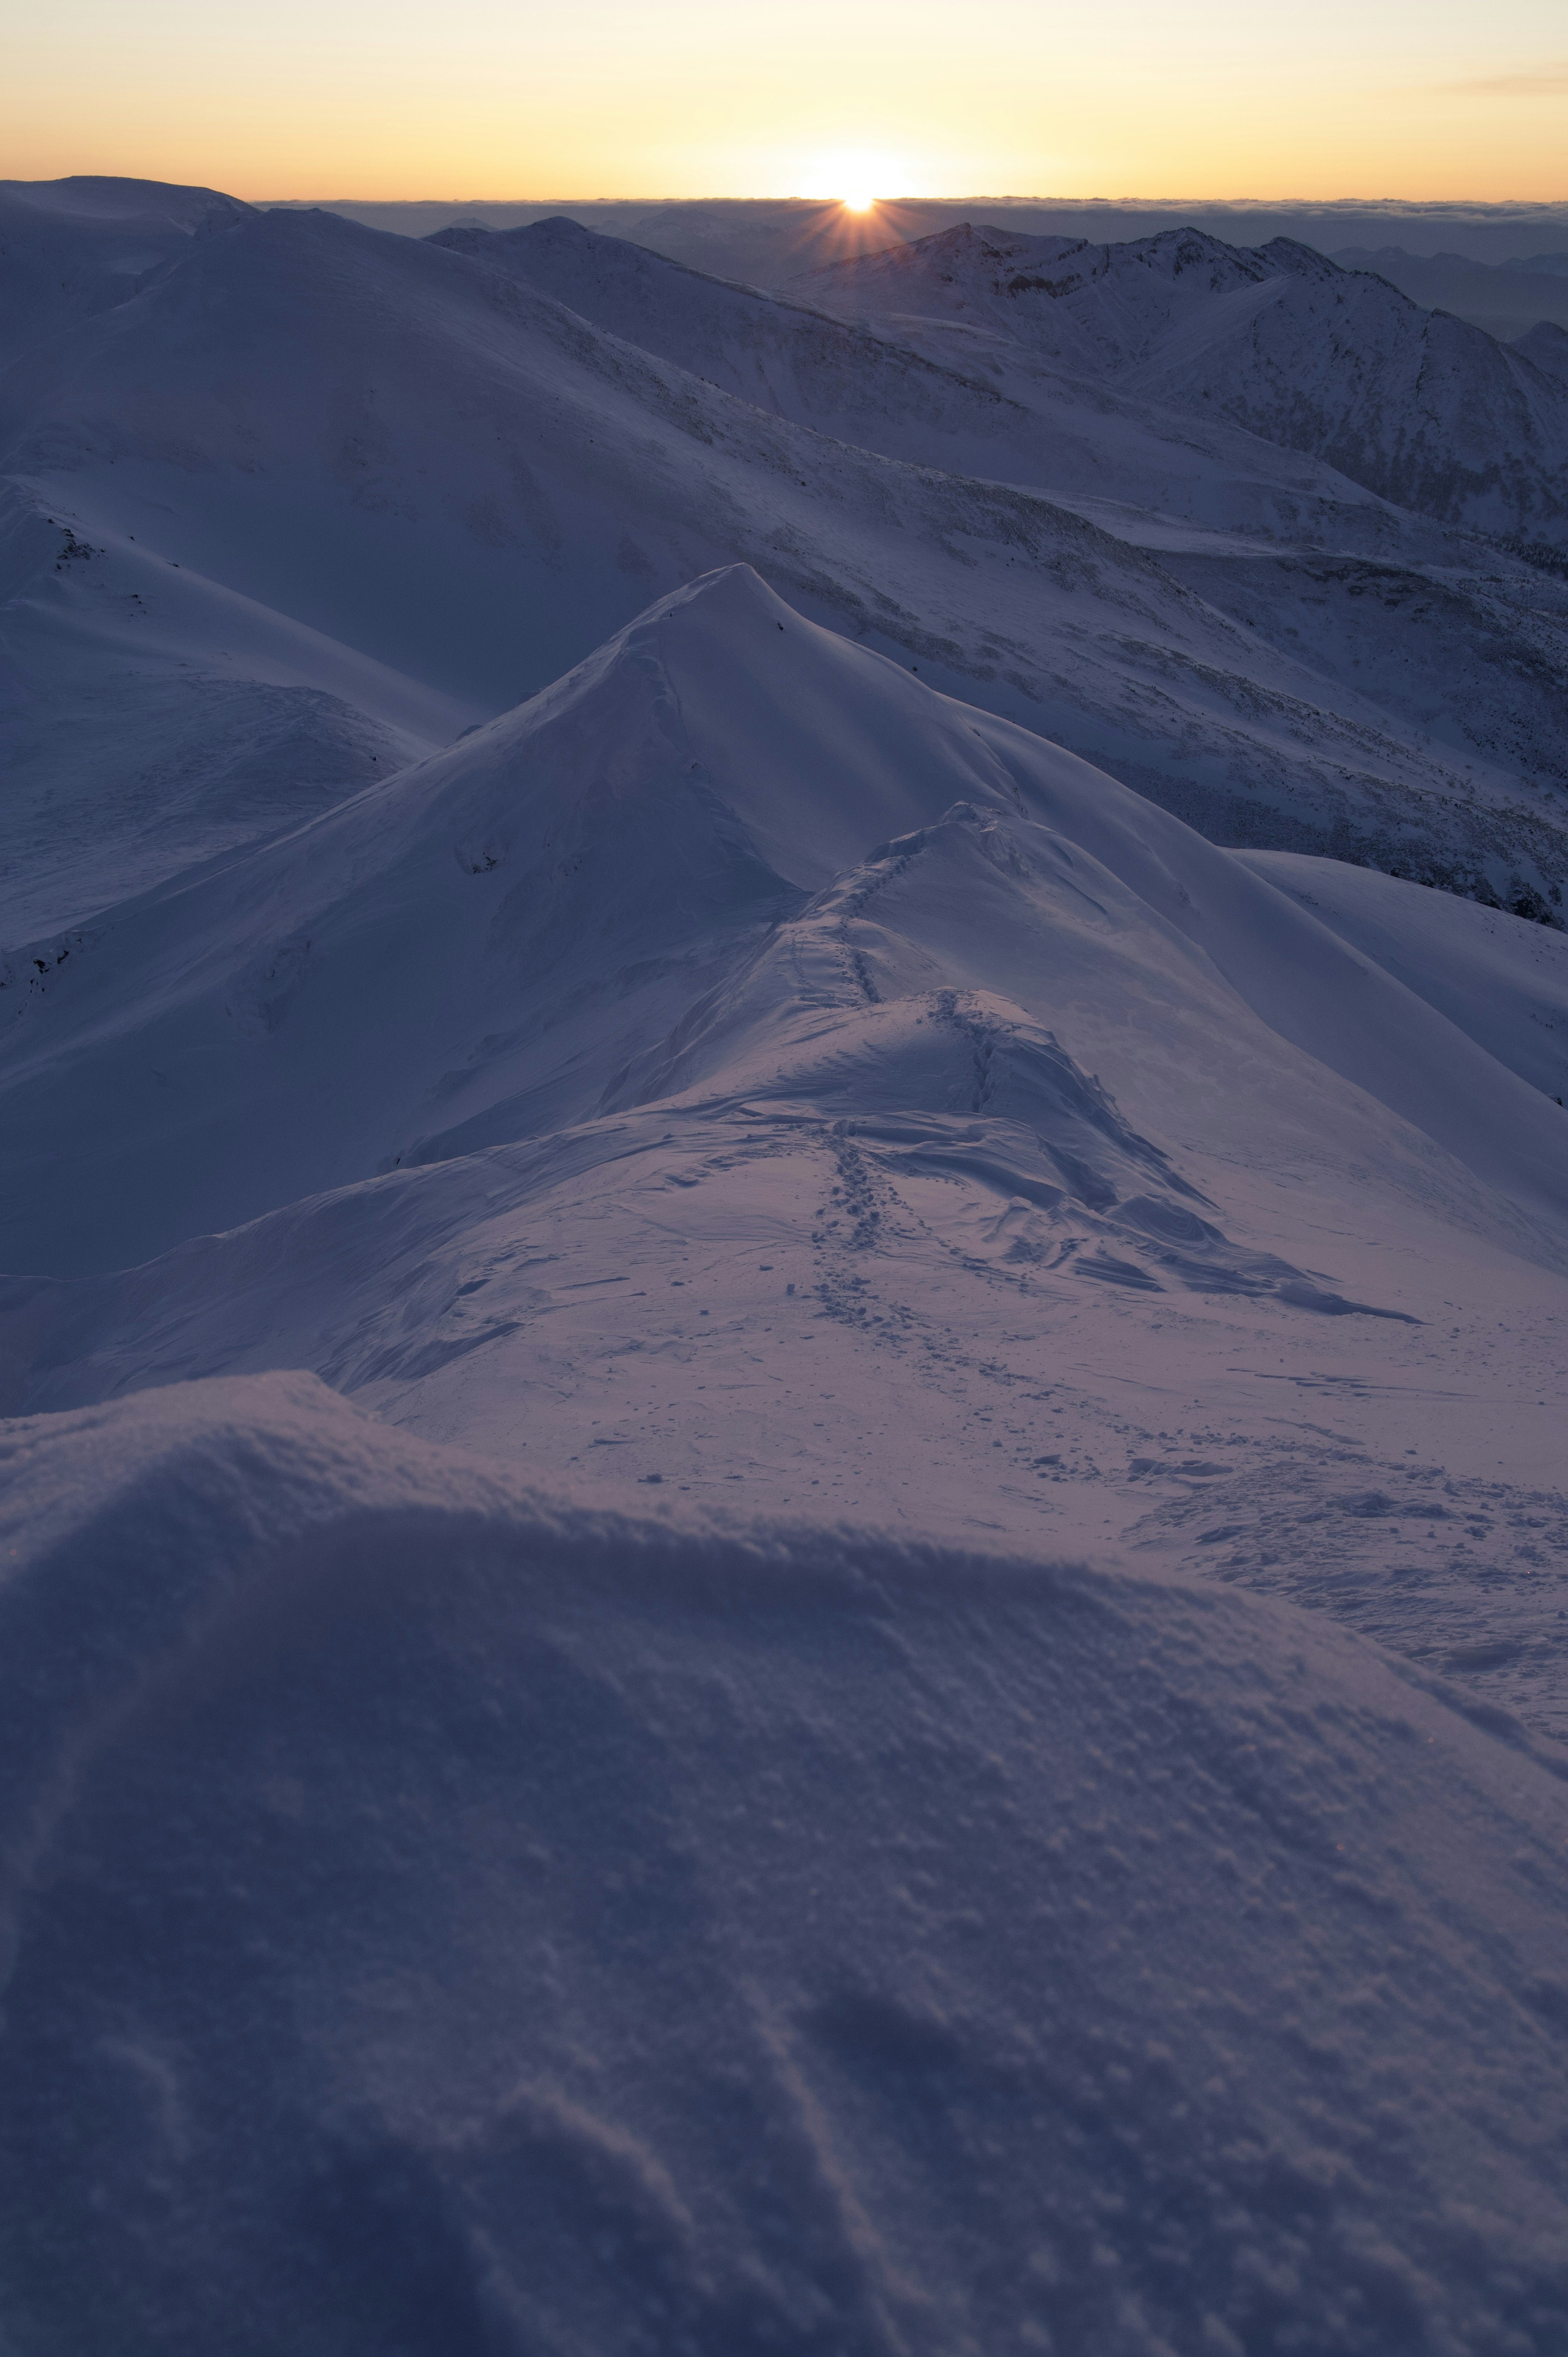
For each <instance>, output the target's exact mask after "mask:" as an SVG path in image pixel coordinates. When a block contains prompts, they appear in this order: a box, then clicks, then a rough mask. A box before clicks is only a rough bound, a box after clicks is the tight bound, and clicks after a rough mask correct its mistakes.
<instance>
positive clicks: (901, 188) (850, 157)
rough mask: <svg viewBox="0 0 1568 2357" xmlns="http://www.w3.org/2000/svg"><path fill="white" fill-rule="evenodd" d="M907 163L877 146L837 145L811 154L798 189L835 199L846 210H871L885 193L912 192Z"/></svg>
mask: <svg viewBox="0 0 1568 2357" xmlns="http://www.w3.org/2000/svg"><path fill="white" fill-rule="evenodd" d="M911 177H912V176H911V174H910V170H909V167H908V164H907V163H906V162H905V160H904V159H903V158H902V157H901V156H891V155H888V154H886V152H885V151H884V150H882V149H881V148H869V147H839V148H835V149H832V150H831V151H829V152H827V153H824V154H819V155H816V156H811V158H810V160H809V161H808V162H807V164H806V165H805V167H804V168H803V169H802V171H801V173H800V180H799V183H798V193H799V194H800V196H802V197H817V198H823V197H825V198H827V199H829V200H830V201H831V200H832V199H835V198H836V199H837V200H838V202H839V203H840V204H841V205H842V206H843V209H844V210H845V212H846V213H869V212H875V210H876V207H877V204H878V203H879V202H880V201H881V200H883V199H886V198H888V197H905V196H909V195H912V194H913V193H914V190H913V188H911V185H910V182H911Z"/></svg>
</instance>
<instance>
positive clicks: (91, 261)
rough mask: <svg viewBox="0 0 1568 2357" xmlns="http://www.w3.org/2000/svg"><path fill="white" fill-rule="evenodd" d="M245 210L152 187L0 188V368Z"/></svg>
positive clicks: (107, 304)
mask: <svg viewBox="0 0 1568 2357" xmlns="http://www.w3.org/2000/svg"><path fill="white" fill-rule="evenodd" d="M250 211H251V208H250V206H248V205H243V204H242V203H240V202H239V200H238V199H235V198H233V197H225V196H220V195H219V194H218V192H217V191H216V190H215V189H212V188H171V187H166V186H165V184H164V183H163V182H161V181H158V180H115V179H96V178H75V179H67V180H31V181H28V180H0V368H4V366H5V364H6V363H7V362H8V361H12V360H14V359H15V358H16V356H17V355H18V354H19V353H21V352H22V351H24V350H27V349H28V348H29V347H32V346H35V345H38V344H39V343H41V342H43V341H45V340H47V339H49V338H51V337H53V336H56V335H58V334H59V333H60V332H61V330H62V329H64V328H69V326H70V324H71V322H72V321H74V320H77V319H81V318H87V317H91V316H92V315H93V314H94V313H96V312H99V311H104V310H108V309H111V308H113V307H114V306H115V305H116V304H120V303H124V302H125V301H127V300H128V299H129V297H130V296H133V295H134V293H135V291H136V289H137V287H138V286H140V285H143V284H145V281H146V280H147V278H148V277H149V276H150V275H151V274H153V273H154V272H156V270H158V269H159V268H160V267H161V266H163V265H164V264H167V263H169V262H171V261H173V260H175V259H176V258H177V256H178V255H179V254H180V253H184V252H185V251H186V250H187V249H188V246H189V244H190V242H191V241H192V240H193V239H195V238H200V237H205V236H209V235H210V234H211V233H212V231H215V230H220V229H224V228H227V227H229V226H231V224H232V223H233V222H235V221H241V220H243V219H244V218H245V217H246V216H247V215H248V214H249V213H250Z"/></svg>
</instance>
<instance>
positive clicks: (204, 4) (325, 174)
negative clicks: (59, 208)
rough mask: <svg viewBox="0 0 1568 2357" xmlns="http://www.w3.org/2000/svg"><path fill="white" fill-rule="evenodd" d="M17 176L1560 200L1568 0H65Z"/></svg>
mask: <svg viewBox="0 0 1568 2357" xmlns="http://www.w3.org/2000/svg"><path fill="white" fill-rule="evenodd" d="M0 155H3V156H4V157H5V165H4V169H5V172H6V173H7V174H8V175H10V176H11V177H14V178H24V179H31V178H52V177H54V176H56V175H58V174H61V173H67V172H113V173H127V174H134V175H138V176H145V177H147V178H157V179H170V180H188V181H199V182H204V183H206V184H209V185H210V186H215V187H219V188H228V189H230V190H231V191H232V192H233V193H234V194H236V195H239V196H245V197H252V198H255V197H262V198H265V197H313V196H314V197H321V196H331V197H349V196H354V197H363V198H392V197H443V198H444V197H453V196H458V197H474V198H546V197H559V198H563V199H579V200H580V199H584V198H587V197H595V196H601V197H616V196H641V197H657V196H671V197H701V196H732V197H753V196H800V195H831V196H839V195H843V194H845V193H847V192H851V191H853V190H855V189H863V190H864V191H865V193H866V194H871V195H898V194H903V195H926V196H940V195H978V194H989V195H1018V196H1027V195H1038V196H1047V195H1048V196H1063V197H1070V196H1118V197H1137V196H1166V197H1195V198H1196V197H1240V196H1246V197H1265V198H1285V197H1299V198H1314V197H1347V196H1358V197H1417V198H1420V197H1426V198H1437V197H1450V198H1454V197H1458V198H1464V197H1469V198H1478V199H1501V198H1516V199H1531V200H1541V199H1552V198H1568V11H1565V10H1564V8H1563V5H1562V0H1550V5H1548V0H1494V5H1492V7H1491V8H1490V9H1489V10H1486V11H1482V10H1478V9H1477V8H1475V7H1474V6H1473V5H1464V6H1460V5H1455V0H1361V5H1352V0H1323V5H1318V6H1316V7H1315V8H1313V9H1311V10H1309V11H1303V10H1297V11H1294V12H1288V15H1287V12H1284V11H1281V10H1279V9H1269V8H1263V7H1261V6H1259V5H1256V0H1249V5H1241V0H1193V5H1189V6H1187V7H1185V8H1176V7H1172V6H1171V5H1169V0H1159V5H1155V0H1109V5H1103V6H1101V7H1098V8H1086V7H1084V6H1082V5H1074V6H1072V7H1070V8H1069V7H1068V6H1066V5H1060V6H1053V5H1049V0H987V5H985V6H984V7H983V8H982V9H970V8H962V7H960V6H958V5H956V0H940V5H938V0H902V5H893V0H831V5H830V0H792V5H790V7H789V9H787V10H772V9H769V10H763V9H760V8H752V7H746V6H744V5H737V0H667V5H657V0H576V5H574V6H572V7H569V8H562V7H560V6H559V5H555V6H551V7H548V8H546V7H543V6H540V5H529V0H523V5H518V0H506V5H502V0H465V5H464V6H463V7H461V8H460V9H457V10H452V11H446V10H437V9H435V8H433V7H431V6H430V5H417V6H416V5H413V0H374V5H372V0H310V5H306V0H268V5H267V6H266V7H265V8H261V7H257V8H252V9H246V8H244V7H243V6H236V5H227V6H223V7H214V6H213V5H211V0H138V5H136V6H135V7H134V8H132V7H130V6H128V5H125V0H50V5H48V6H47V7H43V6H40V7H37V8H35V10H34V11H33V14H32V16H31V19H30V21H29V22H28V23H27V24H26V25H24V26H21V27H13V29H12V30H11V31H9V32H8V34H7V38H6V68H5V77H4V81H3V85H0Z"/></svg>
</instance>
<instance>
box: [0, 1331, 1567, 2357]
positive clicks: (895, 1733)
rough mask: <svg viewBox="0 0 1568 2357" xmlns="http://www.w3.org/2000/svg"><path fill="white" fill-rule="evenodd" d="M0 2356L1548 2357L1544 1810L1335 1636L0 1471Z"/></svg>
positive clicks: (394, 1458) (1122, 1581) (30, 1441)
mask: <svg viewBox="0 0 1568 2357" xmlns="http://www.w3.org/2000/svg"><path fill="white" fill-rule="evenodd" d="M0 1447H3V1448H4V1450H5V1471H6V1475H7V1480H6V1484H5V1503H4V1506H3V1507H0V1513H3V1514H4V1518H5V1519H4V1523H0V1530H3V1533H4V1537H3V1541H0V1544H3V1545H4V1558H3V1559H4V1562H5V1577H4V1584H3V1586H0V1623H3V1626H4V1631H5V1643H4V1645H3V1646H0V1660H3V1661H4V1663H5V1665H6V1666H5V1672H4V1676H5V1684H6V1689H7V1691H6V1695H5V1707H4V1709H3V1710H0V1727H3V1729H4V1734H3V1736H0V1741H3V1742H4V1744H5V1749H6V1750H7V1753H8V1754H9V1756H10V1759H11V1762H12V1773H11V1775H10V1777H9V1778H8V1780H7V1790H8V1799H7V1802H6V1804H5V1819H4V1834H5V1856H6V1861H7V1864H6V1878H5V1887H4V1906H5V2031H4V2039H3V2042H0V2078H3V2082H4V2086H5V2097H4V2101H3V2103H0V2122H3V2126H0V2177H3V2181H4V2184H5V2198H4V2201H0V2219H3V2221H4V2223H3V2225H0V2236H3V2237H4V2242H5V2266H4V2269H3V2276H4V2282H5V2294H4V2301H5V2329H6V2331H7V2336H8V2339H9V2340H10V2341H11V2345H12V2346H14V2347H16V2349H18V2350H19V2351H23V2352H28V2357H31V2352H35V2351H38V2352H42V2351H46V2350H56V2349H67V2348H69V2349H70V2350H71V2351H72V2352H97V2351H100V2350H102V2351H107V2350H109V2349H111V2348H112V2349H113V2351H114V2352H116V2357H141V2353H142V2352H146V2357H152V2352H157V2357H183V2352H189V2357H197V2352H201V2357H206V2352H209V2351H210V2350H211V2349H212V2348H213V2347H214V2346H215V2345H218V2344H221V2346H222V2347H223V2348H224V2349H225V2350H226V2351H232V2352H235V2357H246V2352H252V2351H253V2352H257V2357H260V2353H261V2352H272V2351H274V2350H276V2349H278V2348H279V2347H282V2346H286V2347H288V2348H289V2349H291V2350H295V2351H300V2352H311V2357H336V2352H345V2357H346V2352H349V2351H354V2352H360V2351H363V2350H365V2349H366V2348H367V2347H371V2346H373V2347H374V2348H375V2349H376V2350H377V2351H378V2352H388V2357H392V2352H397V2357H481V2352H483V2357H523V2352H530V2357H532V2352H535V2351H538V2350H541V2349H550V2350H553V2351H567V2350H571V2351H583V2352H588V2351H592V2352H594V2357H613V2353H614V2352H655V2351H660V2352H662V2351H666V2350H670V2349H671V2348H674V2347H680V2348H683V2349H685V2350H688V2351H692V2352H703V2353H704V2357H733V2352H736V2351H737V2350H739V2349H742V2348H747V2347H757V2348H763V2347H766V2348H769V2349H773V2350H780V2351H784V2352H800V2357H805V2352H823V2351H827V2350H833V2351H835V2352H836V2351H854V2352H867V2357H873V2352H875V2357H895V2352H902V2357H915V2352H931V2357H939V2352H940V2357H949V2352H954V2351H959V2350H974V2351H977V2352H978V2351H981V2350H984V2351H987V2352H990V2351H993V2350H999V2349H1004V2348H1019V2349H1025V2348H1027V2349H1035V2350H1038V2349H1049V2350H1052V2351H1055V2352H1059V2357H1103V2352H1109V2351H1115V2352H1122V2357H1158V2352H1181V2357H1188V2353H1189V2352H1190V2357H1200V2353H1201V2357H1211V2352H1228V2351H1230V2352H1233V2351H1237V2350H1244V2351H1246V2352H1249V2357H1272V2353H1273V2352H1280V2357H1283V2352H1287V2351H1288V2352H1294V2357H1392V2353H1393V2352H1408V2357H1416V2352H1435V2351H1453V2352H1460V2351H1465V2352H1469V2351H1480V2350H1484V2349H1496V2350H1499V2351H1500V2350H1504V2349H1509V2350H1517V2351H1521V2352H1540V2357H1544V2352H1547V2351H1548V2350H1549V2349H1550V2348H1552V2346H1553V2345H1556V2344H1557V2343H1558V2342H1560V2340H1561V2336H1562V2334H1563V2330H1565V2329H1568V2277H1565V2274H1564V2267H1563V2249H1564V2245H1565V2241H1568V2201H1565V2196H1568V2179H1565V2176H1564V2162H1563V2140H1562V2136H1561V2121H1562V2113H1563V2103H1564V2100H1565V2097H1568V2084H1565V2083H1564V2049H1563V2038H1562V2023H1563V2014H1564V2009H1565V2007H1568V1988H1565V1986H1564V1982H1563V1946H1564V1939H1565V1935H1568V1922H1565V1921H1564V1909H1563V1890H1562V1859H1563V1849H1564V1846H1565V1845H1568V1793H1565V1791H1564V1786H1563V1781H1562V1779H1561V1777H1560V1776H1559V1775H1557V1774H1554V1773H1552V1771H1551V1768H1550V1765H1549V1763H1548V1762H1546V1761H1545V1760H1542V1759H1540V1758H1538V1757H1536V1756H1534V1755H1533V1754H1532V1753H1531V1750H1530V1747H1529V1746H1528V1745H1527V1744H1526V1743H1525V1742H1524V1741H1523V1740H1522V1739H1521V1738H1520V1737H1519V1736H1518V1734H1517V1732H1515V1731H1511V1730H1509V1729H1508V1728H1507V1727H1498V1728H1494V1727H1490V1726H1487V1725H1481V1726H1478V1725H1477V1724H1476V1723H1475V1722H1474V1716H1473V1714H1471V1713H1469V1712H1467V1711H1466V1708H1465V1706H1463V1704H1462V1703H1461V1702H1460V1701H1459V1699H1458V1697H1456V1696H1455V1695H1452V1694H1451V1693H1447V1692H1444V1690H1441V1689H1437V1688H1434V1687H1432V1686H1430V1685H1429V1684H1424V1683H1423V1682H1418V1681H1415V1680H1412V1678H1411V1677H1410V1676H1409V1675H1408V1674H1396V1673H1395V1672H1394V1671H1393V1670H1392V1669H1391V1666H1390V1665H1389V1664H1388V1663H1385V1662H1384V1661H1383V1660H1381V1659H1380V1658H1379V1657H1378V1656H1377V1655H1376V1654H1375V1653H1374V1652H1371V1651H1369V1649H1367V1648H1364V1647H1362V1646H1360V1645H1358V1644H1357V1643H1355V1642H1354V1641H1349V1640H1348V1639H1346V1638H1345V1637H1344V1636H1343V1635H1342V1634H1340V1633H1339V1632H1337V1631H1333V1630H1331V1629H1329V1628H1327V1627H1326V1625H1324V1624H1323V1623H1322V1622H1317V1623H1316V1624H1315V1623H1313V1622H1310V1621H1308V1620H1305V1619H1303V1618H1302V1617H1301V1616H1299V1615H1297V1614H1294V1613H1288V1612H1285V1611H1283V1610H1282V1609H1279V1608H1277V1607H1269V1606H1264V1605H1261V1604H1259V1603H1257V1602H1255V1601H1253V1600H1251V1599H1247V1598H1240V1597H1238V1596H1235V1595H1230V1594H1226V1593H1225V1592H1224V1591H1223V1590H1220V1589H1217V1588H1214V1587H1207V1588H1205V1587H1197V1586H1195V1585H1190V1584H1187V1583H1178V1582H1171V1581H1168V1580H1165V1579H1161V1578H1158V1577H1147V1576H1144V1577H1137V1576H1133V1575H1127V1574H1122V1575H1119V1576H1108V1575H1106V1574H1103V1573H1098V1574H1096V1573H1089V1572H1085V1571H1082V1570H1078V1569H1073V1568H1067V1567H1058V1566H1053V1565H1044V1564H1034V1565H1024V1564H1017V1563H1008V1562H1006V1561H1004V1560H998V1559H995V1558H992V1559H987V1558H986V1557H984V1556H981V1555H972V1554H970V1555H963V1554H955V1553H944V1552H943V1551H942V1550H941V1549H940V1548H936V1547H932V1546H929V1545H927V1546H920V1545H912V1544H908V1543H903V1544H899V1543H897V1542H893V1541H890V1540H879V1539H877V1538H875V1537H874V1536H871V1535H864V1536H858V1537H854V1538H851V1537H848V1536H846V1535H841V1534H830V1533H827V1532H824V1531H822V1530H821V1529H820V1528H819V1529H811V1528H808V1527H802V1526H800V1525H797V1526H796V1527H794V1528H793V1529H789V1528H786V1529H778V1530H773V1529H756V1528H753V1527H751V1526H748V1525H746V1524H745V1523H738V1524H732V1525H723V1524H721V1525H719V1526H717V1527H713V1526H703V1525H696V1526H693V1525H690V1524H686V1523H682V1522H680V1521H670V1520H667V1521H665V1522H663V1523H650V1522H648V1521H641V1522H639V1521H628V1520H626V1519H624V1518H622V1517H619V1516H616V1515H612V1514H607V1513H605V1512H602V1511H597V1510H596V1509H595V1508H593V1507H592V1506H590V1505H588V1504H587V1503H586V1502H575V1501H559V1502H555V1503H546V1502H544V1501H541V1500H538V1499H536V1498H535V1497H533V1496H532V1495H531V1494H530V1493H528V1492H527V1491H521V1490H520V1489H519V1488H518V1487H517V1486H516V1484H515V1483H513V1482H511V1481H510V1480H508V1478H507V1477H506V1476H505V1475H504V1474H502V1473H500V1472H499V1471H498V1470H497V1469H493V1468H491V1467H490V1466H488V1465H486V1464H485V1463H484V1462H483V1461H481V1460H478V1459H476V1458H466V1457H464V1456H463V1455H461V1454H459V1453H456V1452H449V1451H438V1450H433V1449H429V1448H420V1447H418V1446H417V1445H414V1444H411V1443H409V1442H407V1441H404V1440H400V1439H397V1438H394V1437H392V1436H390V1435H388V1434H386V1433H385V1432H384V1431H381V1430H380V1429H378V1428H377V1427H376V1426H374V1425H372V1424H370V1423H367V1422H366V1421H364V1420H363V1419H361V1418H360V1417H359V1416H358V1415H355V1414H354V1412H353V1411H352V1410H351V1409H349V1408H347V1407H345V1406H344V1405H341V1404H340V1403H338V1402H337V1401H335V1400H333V1399H332V1397H331V1395H330V1394H328V1393H326V1392H325V1391H323V1390H322V1389H321V1388H320V1387H319V1386H318V1385H317V1384H315V1383H310V1382H308V1381H305V1380H302V1379H300V1378H298V1377H287V1378H270V1379H266V1380H263V1381H260V1382H255V1383H229V1384H216V1385H207V1386H202V1387H200V1388H199V1389H197V1390H195V1391H176V1392H166V1393H160V1394H153V1395H150V1396H147V1397H144V1398H142V1399H140V1400H137V1401H134V1402H131V1403H127V1404H126V1405H124V1406H121V1407H118V1408H115V1409H112V1410H107V1411H90V1412H86V1413H83V1414H81V1415H70V1416H65V1417H45V1418H40V1419H38V1420H37V1421H34V1422H24V1423H22V1424H20V1425H16V1426H11V1427H9V1428H8V1430H7V1432H6V1434H5V1437H4V1439H3V1441H0Z"/></svg>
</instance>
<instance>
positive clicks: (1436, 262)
mask: <svg viewBox="0 0 1568 2357" xmlns="http://www.w3.org/2000/svg"><path fill="white" fill-rule="evenodd" d="M1333 259H1334V260H1335V261H1336V262H1337V263H1339V264H1341V265H1342V266H1343V268H1345V269H1346V270H1371V271H1375V272H1376V273H1377V274H1378V276H1379V277H1380V278H1386V279H1387V280H1388V281H1389V284H1390V285H1392V286H1397V287H1398V288H1399V290H1400V292H1401V294H1402V295H1408V296H1410V298H1411V300H1412V302H1413V303H1420V304H1422V305H1423V306H1424V307H1425V308H1426V309H1427V310H1429V311H1452V312H1454V313H1455V316H1456V317H1458V318H1461V319H1468V320H1469V322H1470V324H1471V326H1472V327H1477V328H1486V330H1487V334H1488V335H1493V336H1500V337H1502V338H1504V339H1507V340H1509V341H1511V340H1512V339H1515V338H1517V337H1519V336H1522V335H1523V334H1524V333H1525V331H1526V330H1527V329H1528V328H1533V327H1534V326H1535V325H1536V323H1537V322H1538V321H1539V320H1541V319H1545V320H1549V321H1550V322H1551V323H1552V325H1553V326H1554V327H1559V328H1568V254H1563V253H1556V254H1552V253H1545V254H1537V255H1535V256H1534V257H1533V258H1530V259H1527V260H1523V261H1514V262H1507V263H1487V262H1472V261H1470V260H1469V259H1468V258H1467V257H1466V255H1465V254H1462V253H1430V254H1421V253H1406V252H1405V251H1404V249H1403V248H1402V246H1397V245H1383V246H1375V247H1369V246H1358V245H1350V246H1345V247H1343V248H1342V249H1341V250H1340V251H1339V252H1338V253H1336V254H1335V255H1334V256H1333Z"/></svg>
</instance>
